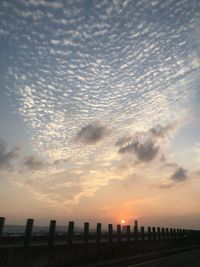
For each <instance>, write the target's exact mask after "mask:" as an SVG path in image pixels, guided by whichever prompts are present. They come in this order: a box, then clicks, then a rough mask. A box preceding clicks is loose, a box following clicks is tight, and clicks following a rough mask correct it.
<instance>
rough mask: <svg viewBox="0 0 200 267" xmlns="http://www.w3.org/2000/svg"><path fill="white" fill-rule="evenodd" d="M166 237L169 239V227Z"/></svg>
mask: <svg viewBox="0 0 200 267" xmlns="http://www.w3.org/2000/svg"><path fill="white" fill-rule="evenodd" d="M166 238H167V240H169V229H168V228H166Z"/></svg>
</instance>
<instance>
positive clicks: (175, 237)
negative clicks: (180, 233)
mask: <svg viewBox="0 0 200 267" xmlns="http://www.w3.org/2000/svg"><path fill="white" fill-rule="evenodd" d="M173 233H174V239H175V240H176V239H177V233H176V229H175V228H174V229H173Z"/></svg>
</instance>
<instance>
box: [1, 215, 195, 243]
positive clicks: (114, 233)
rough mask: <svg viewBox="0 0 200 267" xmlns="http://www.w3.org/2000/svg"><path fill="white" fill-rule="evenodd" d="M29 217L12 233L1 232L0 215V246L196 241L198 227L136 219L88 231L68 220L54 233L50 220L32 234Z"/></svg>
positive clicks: (31, 223)
mask: <svg viewBox="0 0 200 267" xmlns="http://www.w3.org/2000/svg"><path fill="white" fill-rule="evenodd" d="M33 223H34V220H33V219H27V222H26V227H25V232H24V234H22V233H12V234H7V235H4V233H3V228H4V224H5V218H4V217H0V246H5V245H9V246H12V245H16V244H18V245H22V246H24V247H29V246H32V245H34V246H35V245H37V244H38V245H40V244H43V245H48V246H54V245H58V244H59V245H61V244H67V245H73V244H75V243H83V244H87V243H97V244H98V243H102V242H103V243H112V242H118V243H120V242H122V243H124V242H134V243H137V242H138V241H151V242H153V241H157V240H158V241H162V240H163V241H164V240H182V241H184V240H194V241H200V230H191V229H175V228H163V227H162V228H161V227H150V226H148V227H146V228H145V227H144V226H141V227H138V223H137V221H135V224H134V226H132V227H131V226H130V225H126V226H125V225H123V226H121V225H119V224H118V225H116V228H115V229H114V227H113V224H108V228H107V231H105V230H102V224H101V223H97V225H96V230H95V231H94V229H93V230H92V231H90V224H89V223H88V222H85V223H84V225H83V230H82V231H79V232H77V231H76V230H75V223H74V222H73V221H70V222H69V223H68V226H67V225H66V232H65V233H57V232H56V221H55V220H51V221H50V224H49V230H48V232H46V233H33Z"/></svg>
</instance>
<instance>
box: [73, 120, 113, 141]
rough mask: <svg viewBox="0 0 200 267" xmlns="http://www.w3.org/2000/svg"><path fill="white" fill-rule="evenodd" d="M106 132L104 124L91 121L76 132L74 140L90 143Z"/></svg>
mask: <svg viewBox="0 0 200 267" xmlns="http://www.w3.org/2000/svg"><path fill="white" fill-rule="evenodd" d="M107 134H108V130H107V128H106V127H105V126H102V125H100V124H98V123H91V124H89V125H87V126H85V127H83V128H82V129H81V130H80V131H79V132H78V133H77V134H76V137H75V140H76V141H78V142H80V143H83V144H85V145H92V144H95V143H97V142H98V141H100V140H102V139H103V138H104V137H105V136H106V135H107Z"/></svg>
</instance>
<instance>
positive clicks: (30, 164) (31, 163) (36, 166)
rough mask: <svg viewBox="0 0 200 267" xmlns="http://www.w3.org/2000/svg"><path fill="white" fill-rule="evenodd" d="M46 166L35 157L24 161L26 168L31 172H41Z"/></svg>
mask: <svg viewBox="0 0 200 267" xmlns="http://www.w3.org/2000/svg"><path fill="white" fill-rule="evenodd" d="M45 166H46V164H45V163H44V162H43V161H42V160H40V159H36V158H35V157H34V156H29V157H26V158H25V159H24V167H27V168H28V169H30V170H40V169H43V168H44V167H45Z"/></svg>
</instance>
